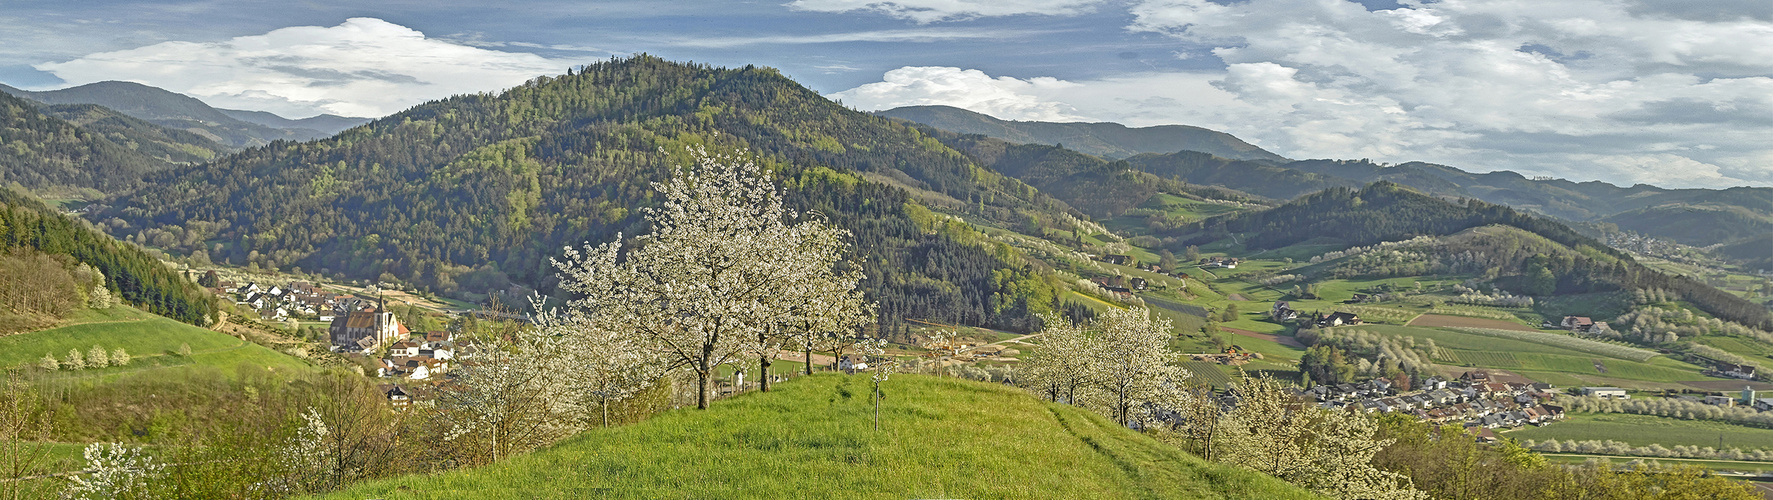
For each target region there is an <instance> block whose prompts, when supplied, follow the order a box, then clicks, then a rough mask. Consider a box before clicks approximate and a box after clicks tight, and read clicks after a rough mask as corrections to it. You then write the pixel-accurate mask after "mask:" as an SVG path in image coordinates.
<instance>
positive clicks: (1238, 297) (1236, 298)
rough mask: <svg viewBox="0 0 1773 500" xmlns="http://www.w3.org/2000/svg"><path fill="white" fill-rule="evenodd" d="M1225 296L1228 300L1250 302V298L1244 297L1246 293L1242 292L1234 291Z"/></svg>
mask: <svg viewBox="0 0 1773 500" xmlns="http://www.w3.org/2000/svg"><path fill="white" fill-rule="evenodd" d="M1225 298H1226V299H1228V300H1231V301H1234V302H1249V301H1250V299H1246V298H1244V295H1243V294H1241V293H1234V294H1231V295H1226V296H1225Z"/></svg>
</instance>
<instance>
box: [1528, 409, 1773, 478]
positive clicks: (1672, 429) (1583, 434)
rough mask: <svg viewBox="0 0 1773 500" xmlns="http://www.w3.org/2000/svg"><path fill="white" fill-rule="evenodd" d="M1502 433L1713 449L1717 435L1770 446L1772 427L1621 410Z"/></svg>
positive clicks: (1728, 444)
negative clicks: (1684, 418) (1659, 415)
mask: <svg viewBox="0 0 1773 500" xmlns="http://www.w3.org/2000/svg"><path fill="white" fill-rule="evenodd" d="M1504 434H1505V435H1506V436H1507V437H1511V438H1515V439H1532V440H1537V441H1544V440H1547V439H1557V440H1566V439H1574V440H1577V441H1586V440H1591V439H1592V440H1600V441H1605V440H1609V439H1610V440H1613V441H1621V442H1626V443H1631V444H1632V445H1633V446H1647V445H1650V444H1660V445H1663V446H1669V447H1672V446H1675V445H1687V446H1710V447H1713V448H1717V447H1718V443H1719V442H1720V439H1719V438H1722V443H1723V445H1724V447H1725V448H1732V447H1734V448H1741V449H1744V450H1749V449H1757V448H1759V449H1773V429H1762V428H1759V427H1748V426H1744V425H1736V424H1729V423H1724V422H1712V421H1704V420H1682V419H1678V418H1669V417H1658V416H1654V415H1629V414H1623V413H1605V414H1592V413H1581V414H1571V415H1569V416H1568V417H1567V418H1565V419H1564V421H1563V422H1558V423H1556V424H1553V425H1547V426H1545V427H1532V428H1527V429H1522V430H1518V431H1509V432H1507V433H1504ZM1764 467H1766V468H1768V469H1773V463H1767V464H1765V465H1764Z"/></svg>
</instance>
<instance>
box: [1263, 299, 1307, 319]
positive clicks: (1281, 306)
mask: <svg viewBox="0 0 1773 500" xmlns="http://www.w3.org/2000/svg"><path fill="white" fill-rule="evenodd" d="M1268 317H1271V318H1274V320H1275V321H1292V320H1295V319H1298V318H1299V312H1298V311H1294V310H1293V306H1292V305H1291V304H1288V303H1287V301H1284V300H1282V301H1276V302H1275V303H1274V307H1273V308H1272V309H1269V311H1268Z"/></svg>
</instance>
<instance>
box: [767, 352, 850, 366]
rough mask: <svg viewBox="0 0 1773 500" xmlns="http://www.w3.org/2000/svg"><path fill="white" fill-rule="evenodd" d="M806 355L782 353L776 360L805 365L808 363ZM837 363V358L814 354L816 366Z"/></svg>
mask: <svg viewBox="0 0 1773 500" xmlns="http://www.w3.org/2000/svg"><path fill="white" fill-rule="evenodd" d="M805 354H806V353H799V352H788V351H782V353H781V354H777V355H776V359H779V360H782V361H793V362H796V363H805V362H806V359H805V358H806V355H805ZM835 361H837V358H833V357H831V356H826V355H824V354H819V353H813V364H815V365H819V366H831V363H832V362H835Z"/></svg>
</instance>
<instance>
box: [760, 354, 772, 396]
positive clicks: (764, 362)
mask: <svg viewBox="0 0 1773 500" xmlns="http://www.w3.org/2000/svg"><path fill="white" fill-rule="evenodd" d="M771 357H772V356H758V357H757V384H758V387H760V388H762V389H763V392H770V358H771Z"/></svg>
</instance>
